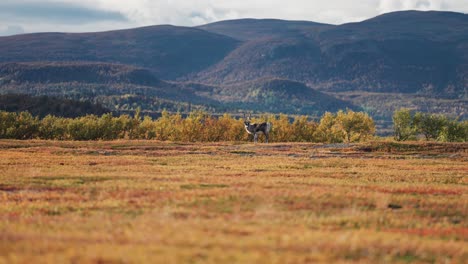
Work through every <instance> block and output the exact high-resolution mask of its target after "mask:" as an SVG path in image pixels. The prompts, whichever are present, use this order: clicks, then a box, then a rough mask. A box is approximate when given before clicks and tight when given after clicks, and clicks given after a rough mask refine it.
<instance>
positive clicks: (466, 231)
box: [386, 227, 468, 239]
mask: <svg viewBox="0 0 468 264" xmlns="http://www.w3.org/2000/svg"><path fill="white" fill-rule="evenodd" d="M386 231H387V232H392V233H404V234H410V235H417V236H437V237H440V236H445V237H448V236H459V237H462V238H463V239H468V228H465V227H455V228H421V229H388V230H386Z"/></svg>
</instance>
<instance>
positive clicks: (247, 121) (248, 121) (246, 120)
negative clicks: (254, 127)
mask: <svg viewBox="0 0 468 264" xmlns="http://www.w3.org/2000/svg"><path fill="white" fill-rule="evenodd" d="M251 117H252V114H249V117H247V118H246V117H245V113H244V126H245V127H248V126H250V118H251Z"/></svg>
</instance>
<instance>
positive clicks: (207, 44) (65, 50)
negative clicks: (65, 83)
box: [0, 26, 238, 79]
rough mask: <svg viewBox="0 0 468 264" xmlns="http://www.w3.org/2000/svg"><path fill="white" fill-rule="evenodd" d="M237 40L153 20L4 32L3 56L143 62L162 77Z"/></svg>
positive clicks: (212, 57) (198, 66)
mask: <svg viewBox="0 0 468 264" xmlns="http://www.w3.org/2000/svg"><path fill="white" fill-rule="evenodd" d="M237 45H238V41H237V40H234V39H232V38H229V37H227V36H222V35H219V34H215V33H210V32H207V31H204V30H200V29H196V28H187V27H175V26H151V27H144V28H136V29H128V30H117V31H108V32H97V33H79V34H78V33H75V34H68V33H37V34H25V35H15V36H10V37H0V62H13V61H15V62H21V61H25V62H27V61H94V62H111V63H122V64H129V65H136V66H142V67H146V68H148V69H150V70H151V71H153V72H154V73H156V75H157V76H158V77H160V78H163V79H174V78H177V77H179V76H182V75H185V74H189V73H191V72H197V71H200V70H202V69H204V68H206V67H208V66H210V65H212V64H214V63H216V62H218V61H219V60H221V59H222V58H223V57H224V56H225V55H226V54H227V53H229V52H230V51H231V50H233V49H234V48H235V47H237Z"/></svg>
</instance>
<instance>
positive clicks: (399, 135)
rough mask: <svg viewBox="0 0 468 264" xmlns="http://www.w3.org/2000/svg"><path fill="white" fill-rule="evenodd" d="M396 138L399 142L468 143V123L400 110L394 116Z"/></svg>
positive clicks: (441, 116) (440, 116)
mask: <svg viewBox="0 0 468 264" xmlns="http://www.w3.org/2000/svg"><path fill="white" fill-rule="evenodd" d="M393 128H394V138H395V140H397V141H404V140H416V139H418V138H420V137H422V138H424V139H425V140H427V141H429V140H432V141H434V140H436V141H445V142H466V141H467V140H468V121H467V120H464V121H458V120H457V119H454V118H449V117H447V116H445V115H440V114H430V113H423V112H414V111H411V110H410V109H400V110H397V111H395V113H394V115H393Z"/></svg>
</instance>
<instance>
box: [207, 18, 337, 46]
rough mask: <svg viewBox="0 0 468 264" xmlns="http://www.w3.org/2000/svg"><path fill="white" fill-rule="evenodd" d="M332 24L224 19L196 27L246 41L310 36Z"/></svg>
mask: <svg viewBox="0 0 468 264" xmlns="http://www.w3.org/2000/svg"><path fill="white" fill-rule="evenodd" d="M331 27H333V25H328V24H321V23H315V22H310V21H288V20H280V19H237V20H226V21H220V22H215V23H211V24H206V25H202V26H199V27H198V28H200V29H203V30H206V31H209V32H213V33H218V34H222V35H226V36H229V37H231V38H234V39H239V40H243V41H248V40H252V39H268V38H278V37H282V38H288V37H294V36H301V35H306V36H312V35H315V34H317V33H318V32H320V31H322V30H325V29H328V28H331Z"/></svg>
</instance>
